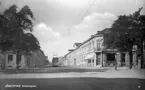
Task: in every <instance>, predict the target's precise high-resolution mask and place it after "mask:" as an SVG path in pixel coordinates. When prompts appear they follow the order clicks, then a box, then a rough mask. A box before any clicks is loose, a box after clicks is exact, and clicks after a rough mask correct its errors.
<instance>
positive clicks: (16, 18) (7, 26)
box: [0, 5, 40, 52]
mask: <svg viewBox="0 0 145 90" xmlns="http://www.w3.org/2000/svg"><path fill="white" fill-rule="evenodd" d="M33 20H34V16H33V13H32V11H31V9H30V8H29V7H28V6H24V7H22V8H21V9H20V10H18V7H17V6H16V5H12V6H10V7H9V8H8V9H6V10H5V11H4V12H2V13H1V14H0V36H1V38H0V41H1V48H2V50H3V51H7V50H13V51H17V50H18V49H19V50H20V51H26V52H28V51H34V50H38V49H39V48H40V46H39V42H38V40H37V38H36V37H35V36H34V35H33V34H31V33H25V31H29V32H32V31H33Z"/></svg>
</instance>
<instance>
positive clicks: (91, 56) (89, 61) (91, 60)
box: [85, 53, 95, 66]
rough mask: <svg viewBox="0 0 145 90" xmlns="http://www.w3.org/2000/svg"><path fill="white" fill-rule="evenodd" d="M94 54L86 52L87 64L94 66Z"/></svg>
mask: <svg viewBox="0 0 145 90" xmlns="http://www.w3.org/2000/svg"><path fill="white" fill-rule="evenodd" d="M94 56H95V54H94V53H91V54H87V55H86V57H85V62H86V64H87V66H94V61H95V58H94Z"/></svg>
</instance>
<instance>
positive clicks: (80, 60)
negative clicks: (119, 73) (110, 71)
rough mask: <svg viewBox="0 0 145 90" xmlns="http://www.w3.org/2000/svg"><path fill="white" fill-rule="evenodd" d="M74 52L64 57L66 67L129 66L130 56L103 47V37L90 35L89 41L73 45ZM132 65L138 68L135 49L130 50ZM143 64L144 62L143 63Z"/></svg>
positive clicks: (126, 53)
mask: <svg viewBox="0 0 145 90" xmlns="http://www.w3.org/2000/svg"><path fill="white" fill-rule="evenodd" d="M73 46H75V47H74V50H73V51H70V52H69V53H68V54H66V55H65V56H64V58H65V65H68V66H89V67H90V66H93V67H94V66H96V67H102V66H109V67H111V66H115V65H117V66H118V67H128V66H129V64H130V55H129V53H128V52H119V51H118V50H117V49H109V48H106V47H105V46H104V45H103V36H102V35H101V34H95V35H92V36H91V37H90V38H89V39H87V40H86V41H84V42H83V43H81V44H80V45H79V46H76V45H73ZM132 52H133V53H132V59H133V60H132V63H133V66H134V67H138V66H139V65H140V62H139V61H138V53H137V47H136V46H134V47H133V50H132ZM144 62H145V61H144Z"/></svg>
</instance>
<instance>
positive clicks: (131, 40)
mask: <svg viewBox="0 0 145 90" xmlns="http://www.w3.org/2000/svg"><path fill="white" fill-rule="evenodd" d="M141 10H142V8H139V10H138V11H136V12H134V13H133V14H130V15H120V16H118V19H117V20H115V21H114V23H113V24H112V26H111V28H110V29H109V30H108V32H105V33H104V44H105V45H106V46H107V47H112V48H117V49H118V50H119V51H121V52H122V51H127V52H129V54H130V65H129V67H130V68H131V67H132V49H133V46H134V45H137V46H138V48H139V49H140V51H141V54H142V62H143V42H144V41H145V31H144V27H145V16H144V15H140V12H141Z"/></svg>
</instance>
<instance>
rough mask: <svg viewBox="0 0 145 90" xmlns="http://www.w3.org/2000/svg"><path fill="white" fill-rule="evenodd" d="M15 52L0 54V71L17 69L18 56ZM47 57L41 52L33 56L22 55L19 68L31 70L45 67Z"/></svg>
mask: <svg viewBox="0 0 145 90" xmlns="http://www.w3.org/2000/svg"><path fill="white" fill-rule="evenodd" d="M16 55H17V54H16V53H14V52H13V51H7V52H0V69H16V68H17V63H16V57H17V56H16ZM45 62H46V56H45V55H44V53H43V52H42V51H41V50H38V51H35V52H32V53H31V54H25V53H21V57H20V61H19V68H20V69H24V68H31V67H36V66H41V65H45Z"/></svg>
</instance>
